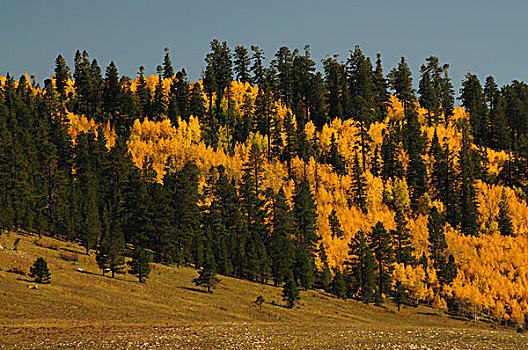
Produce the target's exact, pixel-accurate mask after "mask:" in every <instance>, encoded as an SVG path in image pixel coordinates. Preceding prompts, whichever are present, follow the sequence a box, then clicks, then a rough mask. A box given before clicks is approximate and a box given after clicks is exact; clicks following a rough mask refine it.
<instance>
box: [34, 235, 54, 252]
mask: <svg viewBox="0 0 528 350" xmlns="http://www.w3.org/2000/svg"><path fill="white" fill-rule="evenodd" d="M35 245H36V246H38V247H41V248H47V249H52V250H59V244H58V243H57V242H54V241H47V240H45V239H43V238H39V239H37V240H36V241H35Z"/></svg>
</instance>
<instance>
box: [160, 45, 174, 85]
mask: <svg viewBox="0 0 528 350" xmlns="http://www.w3.org/2000/svg"><path fill="white" fill-rule="evenodd" d="M163 51H165V56H164V57H163V74H162V77H163V78H164V79H170V78H172V77H173V76H174V68H172V61H171V59H170V53H169V51H170V50H169V48H168V47H166V48H165V49H163Z"/></svg>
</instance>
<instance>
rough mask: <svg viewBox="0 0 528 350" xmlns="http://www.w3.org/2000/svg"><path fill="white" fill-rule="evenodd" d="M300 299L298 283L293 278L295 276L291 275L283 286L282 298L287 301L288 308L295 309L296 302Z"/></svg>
mask: <svg viewBox="0 0 528 350" xmlns="http://www.w3.org/2000/svg"><path fill="white" fill-rule="evenodd" d="M300 299H301V297H300V296H299V289H298V288H297V284H296V283H295V281H294V280H293V276H290V277H289V278H288V280H287V281H286V283H285V284H284V287H283V288H282V300H283V301H285V302H286V306H287V307H288V308H290V309H293V307H294V306H295V302H296V301H297V300H300Z"/></svg>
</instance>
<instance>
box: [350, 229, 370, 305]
mask: <svg viewBox="0 0 528 350" xmlns="http://www.w3.org/2000/svg"><path fill="white" fill-rule="evenodd" d="M348 247H349V251H348V256H349V258H348V260H347V262H346V265H347V266H348V268H349V275H350V278H351V279H352V283H351V287H352V290H351V293H352V294H355V295H358V296H359V298H360V299H361V300H362V301H363V302H364V303H366V304H369V303H371V302H373V301H374V297H375V295H376V260H375V259H374V255H373V254H372V250H370V247H369V245H368V240H367V236H366V235H365V234H364V233H363V231H358V232H357V233H356V235H355V237H353V238H352V240H351V241H350V243H349V244H348ZM351 296H352V295H351Z"/></svg>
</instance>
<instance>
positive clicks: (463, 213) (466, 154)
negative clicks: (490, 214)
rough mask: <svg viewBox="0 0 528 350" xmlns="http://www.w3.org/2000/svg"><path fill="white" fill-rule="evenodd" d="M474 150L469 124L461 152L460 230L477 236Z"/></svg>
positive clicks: (476, 170) (463, 134)
mask: <svg viewBox="0 0 528 350" xmlns="http://www.w3.org/2000/svg"><path fill="white" fill-rule="evenodd" d="M477 167H478V165H477V164H476V160H475V154H474V151H473V150H472V149H471V146H470V139H469V132H468V128H467V126H466V127H464V128H463V130H462V147H461V149H460V153H459V190H458V191H459V202H460V230H461V232H462V233H463V234H465V235H471V236H477V235H478V230H479V223H478V205H479V203H478V200H477V190H476V188H475V177H476V174H477V173H478V169H477Z"/></svg>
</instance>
